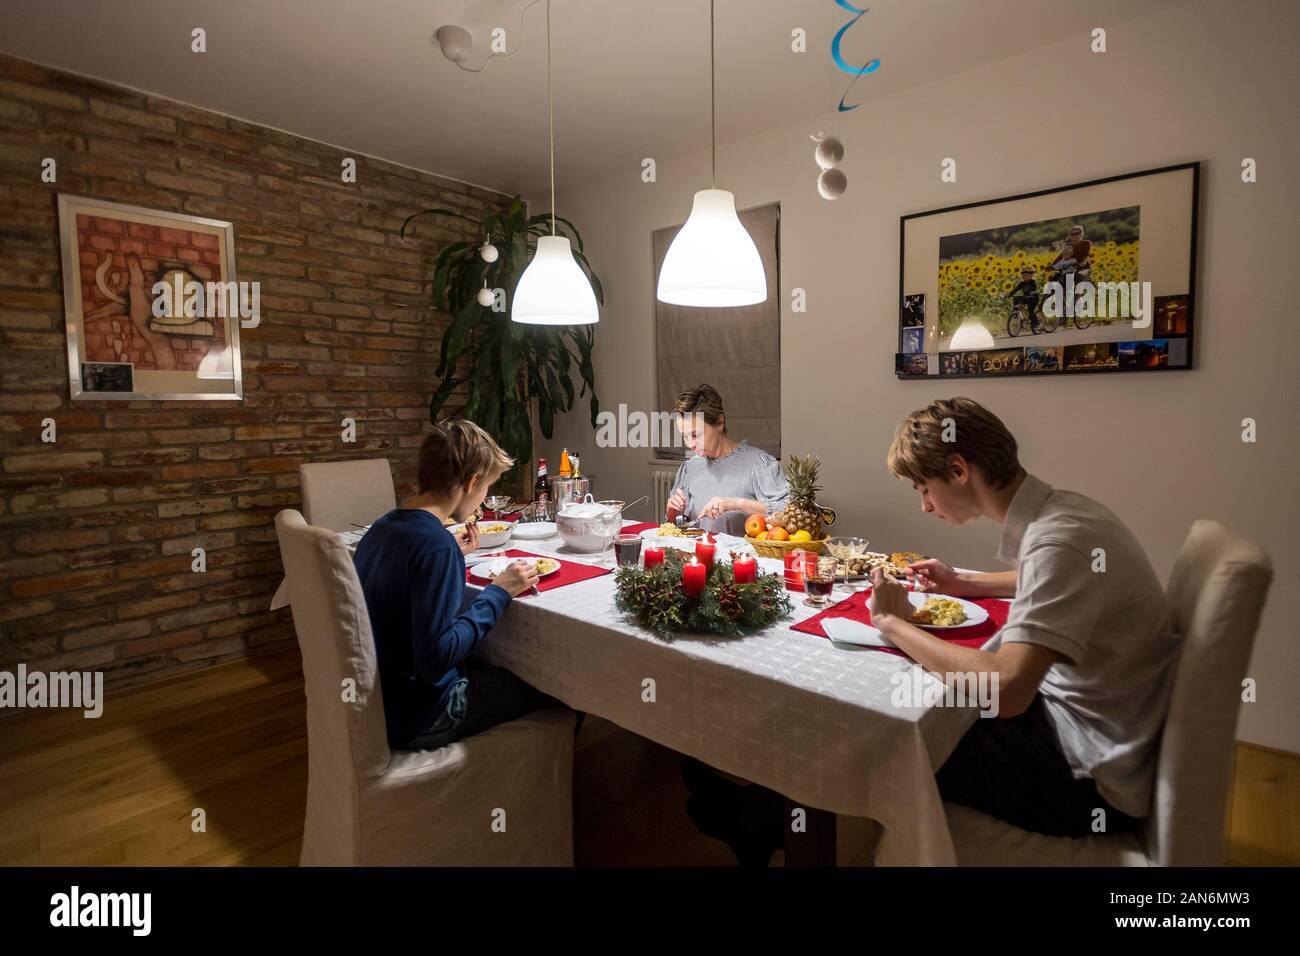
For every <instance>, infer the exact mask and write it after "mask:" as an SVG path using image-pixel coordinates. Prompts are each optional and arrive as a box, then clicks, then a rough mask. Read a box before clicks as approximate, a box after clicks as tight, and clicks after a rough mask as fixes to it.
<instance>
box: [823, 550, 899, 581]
mask: <svg viewBox="0 0 1300 956" xmlns="http://www.w3.org/2000/svg"><path fill="white" fill-rule="evenodd" d="M876 568H884V569H885V573H886V574H889V575H891V576H893V577H895V578H898V579H900V580H902V579H904V578H905V575H904V574H903V569H902V568H900V567H899V566H898V565H896V564H894V563H893V562H892V561H890V556H889V555H887V554H881V553H880V552H879V551H867V552H864V553H863V554H860V555H858V557H856V558H850V559H849V560H848V561H839V562H837V565H836V571H835V576H836V577H838V578H840V580H844V572H845V571H846V570H847V571H848V580H850V581H864V580H867V579H868V578H870V577H871V572H872V571H874V570H875V569H876Z"/></svg>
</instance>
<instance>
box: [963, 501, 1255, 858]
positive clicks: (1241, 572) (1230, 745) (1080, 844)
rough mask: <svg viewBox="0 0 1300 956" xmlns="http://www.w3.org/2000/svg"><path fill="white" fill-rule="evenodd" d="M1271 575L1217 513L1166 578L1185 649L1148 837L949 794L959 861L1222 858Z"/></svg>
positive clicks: (1197, 527)
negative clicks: (1034, 821)
mask: <svg viewBox="0 0 1300 956" xmlns="http://www.w3.org/2000/svg"><path fill="white" fill-rule="evenodd" d="M1272 579H1273V565H1272V561H1270V559H1269V557H1268V555H1267V554H1265V553H1264V551H1263V550H1262V549H1260V548H1259V547H1256V546H1255V545H1253V544H1250V543H1249V542H1247V541H1245V540H1244V539H1242V538H1240V537H1238V536H1237V535H1235V534H1234V533H1233V532H1232V531H1230V530H1229V529H1228V528H1226V527H1224V526H1223V525H1221V524H1219V523H1218V522H1215V521H1197V522H1196V523H1195V524H1193V525H1192V530H1191V532H1190V533H1189V534H1188V536H1187V540H1186V542H1184V544H1183V549H1182V551H1181V552H1180V553H1179V555H1178V560H1177V561H1176V562H1175V564H1174V569H1173V573H1172V574H1171V575H1170V578H1169V587H1168V597H1169V603H1170V606H1171V608H1172V609H1173V613H1174V628H1175V630H1176V632H1177V633H1179V634H1181V635H1182V636H1183V642H1182V651H1181V654H1180V657H1179V660H1178V664H1177V670H1176V671H1175V676H1174V689H1173V696H1172V699H1171V700H1170V704H1169V713H1168V715H1167V716H1166V718H1165V726H1164V731H1163V733H1162V735H1161V740H1160V749H1159V754H1158V757H1157V764H1156V782H1155V792H1154V795H1153V798H1152V807H1151V814H1150V816H1149V817H1148V818H1147V819H1146V821H1145V826H1144V828H1143V831H1142V832H1141V833H1140V834H1110V835H1105V834H1099V835H1096V836H1089V837H1082V838H1077V839H1071V838H1068V837H1049V836H1043V835H1041V834H1037V833H1030V832H1028V831H1026V830H1022V829H1020V828H1019V827H1014V826H1011V825H1010V824H1007V823H1004V822H1002V821H1001V820H998V819H996V818H994V817H992V816H989V815H988V814H985V813H981V812H980V811H978V810H973V809H971V808H969V807H964V806H960V805H958V804H954V803H945V804H944V810H945V812H946V813H947V816H948V826H949V830H950V831H951V832H952V837H953V843H954V844H955V846H956V850H957V862H958V864H959V865H962V866H1148V865H1150V866H1214V865H1218V864H1221V863H1222V862H1223V859H1224V824H1225V814H1226V806H1227V799H1228V788H1229V787H1230V786H1231V783H1232V764H1233V755H1234V753H1235V736H1236V728H1237V715H1238V710H1239V708H1240V706H1241V702H1242V681H1243V678H1244V677H1245V676H1246V666H1247V663H1248V662H1249V660H1250V652H1251V647H1252V646H1253V644H1254V640H1255V631H1256V628H1257V627H1258V625H1259V617H1260V613H1261V611H1262V610H1263V607H1264V598H1265V595H1266V594H1267V593H1268V587H1269V583H1270V582H1271V581H1272Z"/></svg>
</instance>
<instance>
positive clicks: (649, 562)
mask: <svg viewBox="0 0 1300 956" xmlns="http://www.w3.org/2000/svg"><path fill="white" fill-rule="evenodd" d="M641 553H642V554H643V555H645V568H646V570H647V571H649V570H650V569H651V568H653V567H654V566H655V565H656V564H663V563H664V549H663V548H646V549H645V550H644V551H643V552H641Z"/></svg>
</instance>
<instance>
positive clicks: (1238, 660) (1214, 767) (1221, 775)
mask: <svg viewBox="0 0 1300 956" xmlns="http://www.w3.org/2000/svg"><path fill="white" fill-rule="evenodd" d="M1272 579H1273V563H1272V561H1271V560H1269V557H1268V555H1267V554H1265V553H1264V551H1263V550H1262V549H1261V548H1259V547H1257V546H1256V545H1253V544H1251V543H1250V542H1248V541H1246V540H1244V539H1242V538H1240V537H1238V536H1237V535H1235V534H1234V533H1233V532H1232V531H1230V530H1229V529H1228V528H1226V527H1224V526H1223V525H1221V524H1219V523H1218V522H1216V521H1197V522H1196V523H1195V524H1193V525H1192V530H1191V532H1190V533H1189V534H1188V535H1187V540H1186V542H1184V543H1183V549H1182V551H1181V552H1180V553H1179V555H1178V560H1177V561H1176V562H1175V563H1174V569H1173V572H1172V574H1171V575H1170V577H1169V587H1168V595H1169V604H1170V607H1171V609H1172V611H1173V615H1174V628H1175V630H1176V631H1177V632H1178V633H1179V634H1180V635H1182V638H1183V640H1182V650H1181V652H1180V656H1179V660H1178V664H1177V669H1176V671H1175V676H1174V687H1173V694H1172V697H1171V699H1170V703H1169V713H1168V716H1167V717H1166V719H1165V726H1164V731H1163V733H1162V735H1161V740H1160V755H1159V758H1158V761H1157V765H1156V782H1155V794H1154V797H1153V800H1152V810H1151V815H1150V817H1149V818H1148V819H1147V822H1146V844H1147V855H1148V857H1149V858H1150V859H1151V861H1152V862H1154V863H1158V864H1161V865H1164V866H1216V865H1219V864H1221V863H1222V862H1223V860H1224V847H1225V839H1224V825H1225V811H1226V806H1227V799H1228V787H1229V786H1230V785H1231V777H1232V767H1233V758H1234V754H1235V747H1236V731H1237V717H1238V712H1239V710H1240V708H1241V695H1242V679H1243V678H1244V677H1245V674H1246V667H1247V664H1248V662H1249V661H1250V653H1251V648H1252V646H1253V645H1254V642H1255V631H1256V628H1257V627H1258V625H1259V616H1260V612H1261V611H1262V610H1263V607H1264V597H1265V595H1266V594H1267V593H1268V587H1269V583H1270V582H1271V581H1272Z"/></svg>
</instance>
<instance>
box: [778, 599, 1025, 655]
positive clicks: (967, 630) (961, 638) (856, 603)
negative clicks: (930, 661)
mask: <svg viewBox="0 0 1300 956" xmlns="http://www.w3.org/2000/svg"><path fill="white" fill-rule="evenodd" d="M870 598H871V588H867V589H866V590H865V591H859V592H857V593H856V594H853V595H851V596H849V597H847V598H845V599H844V600H843V601H840V603H838V604H833V605H831V606H830V607H828V608H827V609H826V610H824V611H822V612H821V613H820V614H815V615H813V616H812V617H810V618H808V620H806V621H800V622H799V623H798V624H793V625H791V627H792V628H793V629H794V630H796V631H802V632H803V633H805V634H816V635H817V636H818V637H826V631H825V630H823V629H822V625H821V622H822V621H823V620H824V619H825V618H828V617H847V618H848V619H849V620H851V621H858V622H860V623H862V624H870V623H871V611H869V610H868V609H867V601H868V600H869V599H870ZM966 600H968V601H970V600H971V599H970V598H967V599H966ZM971 603H972V604H978V605H979V606H980V607H982V608H984V610H986V611H988V612H989V619H988V620H987V621H985V622H984V623H983V624H976V625H974V626H972V627H962V628H958V629H957V630H954V631H927V632H926V633H929V634H933V635H934V636H935V637H937V638H939V639H941V640H944V641H947V642H948V643H949V644H960V645H961V646H962V647H983V646H984V642H985V641H987V640H988V639H989V638H990V637H992V636H993V635H994V634H996V633H997V632H998V631H999V630H1000V629H1001V627H1002V625H1003V624H1005V623H1007V615H1008V614H1009V613H1010V611H1011V603H1010V602H1009V601H1004V600H1002V599H1001V598H981V599H979V600H978V601H971ZM828 640H829V638H828ZM871 650H876V651H886V652H888V653H890V654H898V655H900V656H903V657H906V656H907V655H906V654H903V652H902V651H900V650H897V649H895V648H892V647H873V648H871Z"/></svg>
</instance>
